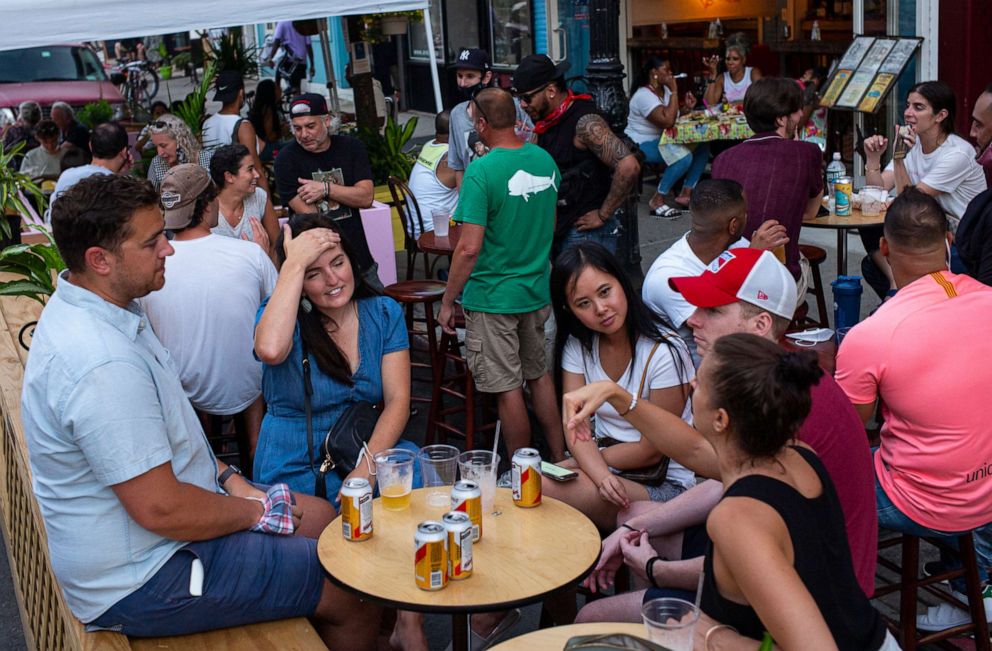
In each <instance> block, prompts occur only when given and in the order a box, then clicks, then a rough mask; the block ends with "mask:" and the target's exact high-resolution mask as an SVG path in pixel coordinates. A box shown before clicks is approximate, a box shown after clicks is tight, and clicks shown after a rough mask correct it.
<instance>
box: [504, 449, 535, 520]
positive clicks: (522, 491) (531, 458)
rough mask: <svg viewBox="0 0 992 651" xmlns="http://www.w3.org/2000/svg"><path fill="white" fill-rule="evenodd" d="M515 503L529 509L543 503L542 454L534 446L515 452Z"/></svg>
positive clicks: (513, 476) (512, 473) (512, 475)
mask: <svg viewBox="0 0 992 651" xmlns="http://www.w3.org/2000/svg"><path fill="white" fill-rule="evenodd" d="M511 477H512V482H513V503H514V504H516V505H517V506H520V507H523V508H525V509H529V508H531V507H534V506H538V505H540V504H541V455H540V453H539V452H538V451H537V450H535V449H534V448H520V449H519V450H517V451H516V452H514V453H513V470H512V472H511Z"/></svg>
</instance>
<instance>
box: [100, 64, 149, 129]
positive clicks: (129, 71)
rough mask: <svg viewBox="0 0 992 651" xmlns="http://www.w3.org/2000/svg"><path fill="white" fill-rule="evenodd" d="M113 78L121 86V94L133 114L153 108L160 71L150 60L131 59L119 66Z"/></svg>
mask: <svg viewBox="0 0 992 651" xmlns="http://www.w3.org/2000/svg"><path fill="white" fill-rule="evenodd" d="M114 72H115V74H113V75H112V76H111V80H112V81H113V82H114V84H116V85H117V86H120V87H121V94H122V95H123V96H124V101H125V102H126V103H127V106H128V109H129V110H130V111H131V115H132V116H134V115H136V114H137V113H138V112H140V111H145V112H147V111H149V110H151V104H152V100H154V99H155V95H157V94H158V86H159V80H158V72H156V71H155V69H154V68H153V67H152V66H151V64H150V63H149V62H148V61H131V62H129V63H125V64H123V65H120V66H118V67H117V68H116V69H115V70H114Z"/></svg>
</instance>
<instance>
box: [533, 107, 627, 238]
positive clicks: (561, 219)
mask: <svg viewBox="0 0 992 651" xmlns="http://www.w3.org/2000/svg"><path fill="white" fill-rule="evenodd" d="M590 113H592V114H596V115H599V111H598V110H596V106H595V104H593V103H592V102H591V101H590V100H587V99H577V100H575V101H574V102H572V104H571V106H569V107H568V110H567V111H565V115H564V116H563V117H562V118H561V120H560V121H559V122H558V124H556V125H555V126H553V127H551V128H550V129H548V130H547V131H545V132H544V133H542V134H540V135H538V137H537V144H538V146H540V147H541V148H542V149H544V150H545V151H546V152H548V153H549V154H551V157H552V158H553V159H555V163H557V164H558V169H559V170H560V171H561V175H562V180H561V184H560V185H559V187H558V220H557V222H556V225H555V237H556V238H561V237H562V236H563V235H564V234H565V233H567V232H568V230H569V229H570V228H571V227H572V224H574V223H575V220H576V219H578V218H579V217H581V216H582V215H584V214H585V213H587V212H589V211H590V210H593V209H595V208H599V207H600V206H601V205H603V200H604V199H606V195H607V194H609V192H610V181H611V179H612V177H613V175H612V173H611V172H610V168H609V167H607V166H606V165H605V164H604V163H603V162H602V161H601V160H599V158H598V157H597V156H596V154H594V153H592V152H591V151H589V150H588V149H579V148H578V147H576V146H575V127H576V125H577V124H578V122H579V119H581V118H583V117H585V116H586V115H589V114H590Z"/></svg>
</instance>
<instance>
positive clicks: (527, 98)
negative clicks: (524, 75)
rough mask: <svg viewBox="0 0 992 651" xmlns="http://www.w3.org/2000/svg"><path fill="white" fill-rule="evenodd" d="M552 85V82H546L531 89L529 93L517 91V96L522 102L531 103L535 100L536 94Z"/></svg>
mask: <svg viewBox="0 0 992 651" xmlns="http://www.w3.org/2000/svg"><path fill="white" fill-rule="evenodd" d="M550 85H551V84H550V83H547V84H544V85H543V86H541V87H540V88H535V89H534V90H532V91H530V92H529V93H516V97H517V99H518V100H520V101H521V102H525V103H527V104H530V103H531V102H532V101H533V100H534V96H536V95H537V94H538V93H541V92H543V91H544V90H545V89H546V88H547V87H548V86H550Z"/></svg>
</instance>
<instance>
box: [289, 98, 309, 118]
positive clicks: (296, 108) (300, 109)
mask: <svg viewBox="0 0 992 651" xmlns="http://www.w3.org/2000/svg"><path fill="white" fill-rule="evenodd" d="M291 112H292V113H293V114H294V115H296V114H297V113H309V112H310V102H308V101H307V100H305V99H301V100H300V101H298V102H296V104H293V108H292V110H291Z"/></svg>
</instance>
